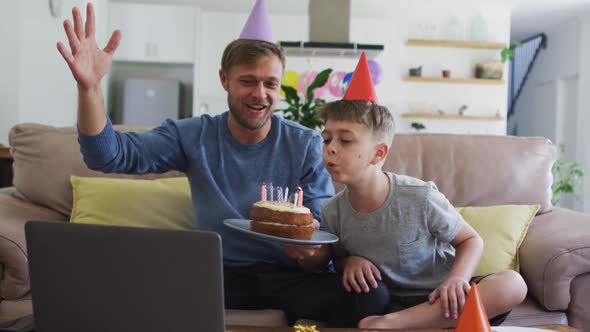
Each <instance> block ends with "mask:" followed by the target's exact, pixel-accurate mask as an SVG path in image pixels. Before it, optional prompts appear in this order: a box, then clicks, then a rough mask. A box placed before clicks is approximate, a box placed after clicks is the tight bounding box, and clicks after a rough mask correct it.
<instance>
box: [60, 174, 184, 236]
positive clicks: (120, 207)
mask: <svg viewBox="0 0 590 332" xmlns="http://www.w3.org/2000/svg"><path fill="white" fill-rule="evenodd" d="M71 181H72V188H73V190H74V203H73V207H72V214H71V216H70V221H71V222H77V223H83V224H102V225H119V226H139V227H154V228H168V229H194V228H195V222H194V219H195V217H194V213H193V206H192V203H191V192H190V187H189V184H188V180H187V178H186V177H178V178H168V179H155V180H142V179H110V178H87V177H79V176H72V178H71Z"/></svg>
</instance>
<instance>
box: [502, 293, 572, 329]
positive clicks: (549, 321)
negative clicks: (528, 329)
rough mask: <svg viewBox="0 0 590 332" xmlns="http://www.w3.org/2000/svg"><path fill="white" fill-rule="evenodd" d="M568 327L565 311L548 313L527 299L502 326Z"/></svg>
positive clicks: (511, 313)
mask: <svg viewBox="0 0 590 332" xmlns="http://www.w3.org/2000/svg"><path fill="white" fill-rule="evenodd" d="M553 324H562V325H567V324H568V320H567V316H566V315H565V312H563V311H546V310H543V308H542V307H541V306H540V305H539V304H538V303H537V302H535V300H533V299H531V298H530V297H527V298H526V299H525V300H524V302H522V303H521V304H519V305H517V306H516V307H514V309H512V311H511V312H510V314H509V315H508V317H506V320H505V321H504V323H502V325H504V326H538V325H553Z"/></svg>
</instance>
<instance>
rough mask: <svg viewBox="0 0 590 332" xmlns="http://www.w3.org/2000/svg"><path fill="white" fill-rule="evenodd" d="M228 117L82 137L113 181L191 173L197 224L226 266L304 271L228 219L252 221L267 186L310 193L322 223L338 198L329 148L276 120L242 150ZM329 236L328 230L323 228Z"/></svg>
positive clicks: (85, 150)
mask: <svg viewBox="0 0 590 332" xmlns="http://www.w3.org/2000/svg"><path fill="white" fill-rule="evenodd" d="M228 114H229V113H228V112H225V113H223V114H221V115H217V116H214V117H211V116H208V115H203V116H201V117H196V118H189V119H184V120H179V121H172V120H166V121H165V122H164V123H163V124H162V125H161V126H159V127H157V128H154V129H152V130H150V131H147V132H145V133H133V132H118V131H115V130H113V127H112V125H111V123H110V121H109V122H108V123H107V125H106V127H105V128H104V130H103V131H102V132H101V133H99V134H98V135H95V136H87V135H83V134H82V133H79V136H78V141H79V143H80V148H81V151H82V154H83V156H84V161H85V162H86V164H87V165H88V167H89V168H91V169H93V170H98V171H102V172H106V173H134V174H145V173H163V172H166V171H170V170H178V171H181V172H184V173H186V175H187V177H188V179H189V182H190V187H191V192H192V202H193V208H194V212H195V218H196V220H195V224H196V227H197V229H199V230H207V231H214V232H217V233H218V234H220V235H221V237H222V239H223V241H222V242H223V257H224V264H226V265H229V266H244V265H251V264H254V263H270V264H279V265H285V266H294V265H296V262H295V260H293V259H291V258H289V257H288V256H287V255H286V254H285V252H284V250H283V249H282V246H280V245H277V244H273V243H269V242H264V241H260V240H255V239H251V238H249V237H247V236H245V235H243V234H241V233H238V232H237V231H234V230H232V229H230V228H228V227H226V226H224V225H223V223H222V222H223V220H224V219H228V218H240V219H249V211H250V207H251V206H252V203H254V202H255V201H258V200H260V186H261V184H262V182H266V184H267V185H268V184H270V183H272V184H273V185H275V186H282V187H283V188H284V187H285V186H288V187H289V192H295V190H296V188H297V187H298V186H300V187H301V188H303V193H304V198H303V204H304V205H305V206H307V207H308V208H310V209H311V211H312V212H313V214H314V216H315V218H316V219H318V220H320V216H321V212H320V211H321V205H322V202H323V200H324V199H326V198H328V197H331V196H332V195H333V194H334V188H333V186H332V182H331V179H330V175H329V174H328V172H327V171H326V169H325V168H324V166H323V163H322V153H321V146H322V140H321V137H320V135H319V133H317V132H316V131H313V130H310V129H307V128H304V127H302V126H300V125H298V124H296V123H294V122H291V121H288V120H284V119H283V118H281V117H278V116H276V115H273V116H272V120H271V121H272V126H271V130H270V132H269V134H268V136H267V137H266V138H265V139H264V140H262V141H261V142H260V143H257V144H240V143H239V142H238V141H236V140H235V139H234V138H233V137H232V136H231V134H230V132H229V129H228V127H227V119H228ZM322 228H323V227H322Z"/></svg>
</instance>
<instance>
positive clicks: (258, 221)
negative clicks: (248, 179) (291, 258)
mask: <svg viewBox="0 0 590 332" xmlns="http://www.w3.org/2000/svg"><path fill="white" fill-rule="evenodd" d="M264 191H265V190H264ZM298 194H299V195H298V196H299V197H297V198H298V199H295V202H297V203H291V202H289V201H288V200H283V199H281V198H280V199H279V200H277V201H273V200H267V199H266V193H265V194H264V196H263V199H262V200H260V201H258V202H256V203H254V204H253V205H252V208H251V209H250V219H252V221H251V222H250V229H251V230H252V231H254V232H258V233H263V234H268V235H273V236H278V237H284V238H289V239H298V240H309V239H311V236H312V234H313V227H312V223H313V214H312V213H311V211H310V210H309V209H308V208H306V207H304V206H302V204H301V201H302V200H303V192H302V191H301V189H299V190H298Z"/></svg>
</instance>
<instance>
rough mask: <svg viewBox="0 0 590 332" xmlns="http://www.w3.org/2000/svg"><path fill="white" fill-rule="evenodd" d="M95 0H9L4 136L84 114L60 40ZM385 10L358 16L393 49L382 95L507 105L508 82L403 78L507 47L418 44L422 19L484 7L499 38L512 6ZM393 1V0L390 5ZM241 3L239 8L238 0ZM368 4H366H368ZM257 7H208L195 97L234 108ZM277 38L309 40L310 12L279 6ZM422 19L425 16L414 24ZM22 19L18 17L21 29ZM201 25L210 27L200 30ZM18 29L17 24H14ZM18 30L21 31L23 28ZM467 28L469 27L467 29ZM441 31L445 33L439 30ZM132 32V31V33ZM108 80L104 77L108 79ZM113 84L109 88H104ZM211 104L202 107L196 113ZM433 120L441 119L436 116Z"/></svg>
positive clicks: (403, 104) (386, 56) (333, 63)
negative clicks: (233, 64)
mask: <svg viewBox="0 0 590 332" xmlns="http://www.w3.org/2000/svg"><path fill="white" fill-rule="evenodd" d="M87 1H88V0H64V1H63V10H62V13H61V17H59V18H52V17H50V15H49V9H48V6H47V1H38V0H4V1H3V10H2V12H1V13H0V18H2V20H1V21H2V23H0V24H2V27H4V26H6V25H9V26H10V27H11V29H4V28H3V29H2V30H1V31H0V37H1V38H0V41H1V42H2V43H3V45H11V46H13V50H14V52H13V53H11V54H9V55H3V57H4V58H6V57H8V58H7V61H2V65H0V66H2V67H1V68H2V69H3V73H8V75H4V74H3V75H0V88H1V91H0V93H1V94H2V97H3V98H1V99H2V100H1V101H0V103H2V104H0V105H2V108H1V110H0V141H2V138H3V137H6V135H7V132H8V128H10V127H12V126H13V125H14V124H16V123H19V122H25V121H34V122H40V123H45V124H49V125H57V126H70V125H73V124H74V123H75V119H76V91H75V82H74V81H73V78H72V77H71V74H70V73H69V70H68V68H67V66H66V64H65V62H64V61H63V59H61V56H60V55H59V53H58V52H57V50H56V47H55V43H56V42H57V41H58V40H62V41H65V34H64V32H63V28H62V21H63V19H65V18H69V17H70V16H71V12H70V9H71V7H72V6H74V5H78V6H83V5H84V4H85V3H86V2H87ZM108 1H109V0H95V1H94V2H95V3H96V6H95V7H96V9H97V27H98V31H97V33H98V37H99V44H100V45H101V46H102V45H104V42H105V41H106V39H107V38H106V22H107V15H108V13H107V3H108ZM196 3H197V2H196ZM371 4H372V5H374V6H376V8H374V9H373V10H372V12H375V17H371V15H369V14H370V13H366V11H363V14H362V15H359V16H358V17H357V16H354V17H353V20H352V31H351V38H352V39H354V40H353V41H356V42H367V43H382V44H384V45H385V51H384V52H382V53H381V55H379V56H378V57H377V58H376V60H377V61H378V62H379V63H380V64H381V65H382V66H383V69H384V71H385V72H386V74H385V75H384V78H383V82H381V84H380V85H378V86H377V93H378V94H379V97H380V99H381V102H382V103H383V104H385V105H387V106H389V107H390V108H391V109H392V111H393V112H394V113H395V114H398V115H399V114H401V113H403V112H406V111H408V110H409V109H410V105H415V104H416V103H417V102H418V103H420V102H423V103H429V104H431V105H436V106H437V107H439V108H446V109H448V112H449V113H451V112H456V109H458V107H459V106H460V105H462V104H468V105H470V114H482V115H483V114H485V115H493V114H495V111H496V109H500V110H501V114H502V115H505V114H506V111H505V107H506V105H505V100H506V98H505V94H506V86H505V85H501V86H470V85H443V84H416V83H407V82H404V81H402V77H403V76H405V75H406V73H407V69H408V67H410V66H413V65H415V64H416V62H419V63H423V64H424V65H425V74H427V73H428V72H432V73H435V72H438V71H439V69H440V68H441V67H443V66H444V67H449V68H451V69H452V70H453V76H455V77H458V76H463V75H465V76H468V75H469V76H470V71H471V70H472V68H473V65H474V63H475V62H476V61H479V60H483V59H493V58H495V57H496V55H497V53H499V51H498V50H493V51H473V50H464V49H439V48H417V47H412V48H410V47H407V46H405V40H406V39H407V38H408V37H410V35H411V30H412V26H413V22H415V21H416V20H422V21H424V22H435V23H437V24H438V25H439V30H438V31H439V32H441V31H444V29H445V26H446V25H447V24H448V22H449V20H451V19H452V18H453V17H455V18H456V19H457V20H458V21H459V22H460V24H461V25H462V27H463V28H464V29H465V31H467V30H468V27H469V24H470V22H471V19H472V18H473V17H474V15H475V14H477V13H478V12H479V13H482V15H483V16H484V17H485V19H486V21H487V25H488V32H489V38H488V39H490V40H495V41H503V42H507V41H508V39H509V29H510V9H509V8H508V7H507V6H502V5H487V6H485V7H484V6H483V5H473V4H471V2H470V1H466V0H454V1H453V0H449V1H446V2H445V4H440V3H439V2H436V1H432V0H417V1H412V2H411V3H407V2H399V3H398V4H396V5H394V6H393V5H391V3H390V2H387V6H385V5H383V7H382V8H381V7H380V6H381V4H380V3H377V2H371ZM352 5H353V12H354V11H355V10H354V8H358V6H364V5H363V2H362V1H353V2H352ZM355 6H356V7H355ZM380 9H383V10H380ZM228 10H231V8H228ZM359 12H361V11H360V10H359ZM246 16H247V13H245V12H244V13H227V12H224V13H222V12H206V11H204V12H203V14H202V19H201V22H202V23H201V24H200V25H199V26H198V27H197V35H198V36H201V38H200V39H199V40H198V41H197V45H201V47H200V51H199V52H197V54H199V56H198V58H197V59H196V63H195V68H198V69H199V70H195V89H196V90H198V91H196V93H195V99H194V104H195V106H198V105H200V104H201V103H202V102H206V103H207V104H208V105H209V112H210V113H219V112H222V111H224V110H225V108H226V100H225V95H224V94H223V91H222V90H221V87H220V86H219V80H218V77H217V70H218V68H219V61H220V58H221V52H222V51H223V47H224V46H225V45H226V44H227V42H229V41H230V40H232V39H234V38H236V37H237V36H238V34H239V32H240V30H241V28H242V26H243V24H244V22H245V20H246ZM271 20H272V25H273V29H274V35H275V39H277V40H307V39H308V24H307V16H306V15H301V14H297V15H286V14H280V15H274V14H273V15H271ZM414 26H415V25H414ZM12 27H18V28H17V29H12ZM199 29H201V30H202V31H198V30H199ZM8 31H16V32H12V34H11V33H9V32H8ZM14 33H16V36H15V35H14ZM466 34H467V33H466ZM432 37H437V36H432ZM123 38H125V35H124V36H123ZM355 64H356V59H352V58H347V59H325V58H323V59H320V58H310V59H307V58H290V59H289V65H288V67H287V69H291V70H295V71H298V72H301V71H305V70H306V69H316V70H321V69H324V68H326V67H331V68H333V69H334V70H337V71H338V70H342V71H351V70H353V69H354V66H355ZM106 81H107V80H106V79H105V80H103V83H105V82H106ZM105 84H106V83H105ZM103 91H104V93H105V94H106V93H107V90H106V89H103ZM201 111H202V110H201V109H200V108H199V107H194V113H195V114H197V115H198V114H200V113H201ZM397 121H398V128H400V131H405V130H409V129H408V128H409V121H406V120H403V119H400V118H398V120H397ZM428 121H431V123H430V124H429V123H428ZM428 121H423V122H425V123H426V124H427V126H428V127H429V128H432V129H436V130H438V131H453V132H461V131H462V132H469V131H471V130H474V131H477V132H490V133H499V134H503V133H504V132H505V129H504V128H505V123H504V122H497V123H492V122H482V123H477V122H471V121H441V120H428Z"/></svg>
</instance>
